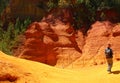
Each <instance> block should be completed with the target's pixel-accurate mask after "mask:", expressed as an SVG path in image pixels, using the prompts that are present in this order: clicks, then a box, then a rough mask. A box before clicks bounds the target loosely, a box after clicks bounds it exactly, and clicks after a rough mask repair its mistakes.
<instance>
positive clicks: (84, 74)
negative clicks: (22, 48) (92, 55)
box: [0, 52, 120, 83]
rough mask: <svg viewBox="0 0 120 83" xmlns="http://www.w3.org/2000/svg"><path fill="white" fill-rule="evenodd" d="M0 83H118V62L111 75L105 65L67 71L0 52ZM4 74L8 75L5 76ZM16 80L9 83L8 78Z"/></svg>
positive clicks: (119, 63) (119, 71) (119, 67)
mask: <svg viewBox="0 0 120 83" xmlns="http://www.w3.org/2000/svg"><path fill="white" fill-rule="evenodd" d="M0 69H1V71H0V80H1V81H0V83H119V82H120V62H115V63H114V66H113V73H112V74H108V73H107V72H106V65H99V66H94V67H85V68H80V69H77V70H67V69H59V68H55V67H51V66H48V65H44V64H41V63H38V62H33V61H28V60H24V59H19V58H15V57H11V56H8V55H5V54H4V53H2V52H0ZM5 74H9V79H8V76H7V77H4V80H2V79H3V77H2V76H6V75H5ZM14 77H16V80H12V81H13V82H10V81H11V80H10V78H14Z"/></svg>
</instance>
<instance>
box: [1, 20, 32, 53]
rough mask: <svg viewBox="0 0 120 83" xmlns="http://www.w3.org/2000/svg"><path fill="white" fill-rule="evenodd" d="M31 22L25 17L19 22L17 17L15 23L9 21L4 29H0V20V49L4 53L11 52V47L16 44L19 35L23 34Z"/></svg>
mask: <svg viewBox="0 0 120 83" xmlns="http://www.w3.org/2000/svg"><path fill="white" fill-rule="evenodd" d="M30 23H31V21H30V19H26V20H24V21H23V22H21V21H20V20H19V19H17V20H16V23H15V24H13V23H12V22H10V23H9V25H8V28H7V30H6V31H4V30H3V29H2V24H3V23H2V22H0V24H1V27H0V50H1V51H3V52H4V53H6V54H10V55H11V54H12V52H13V51H12V50H13V47H14V46H15V45H17V43H18V41H19V35H20V34H23V33H24V31H25V30H26V27H27V26H28V25H29V24H30Z"/></svg>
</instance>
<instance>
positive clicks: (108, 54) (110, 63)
mask: <svg viewBox="0 0 120 83" xmlns="http://www.w3.org/2000/svg"><path fill="white" fill-rule="evenodd" d="M110 47H111V44H108V46H107V48H106V49H105V55H106V60H107V64H108V69H107V71H108V72H109V73H111V69H112V66H113V60H112V58H113V51H112V49H111V48H110Z"/></svg>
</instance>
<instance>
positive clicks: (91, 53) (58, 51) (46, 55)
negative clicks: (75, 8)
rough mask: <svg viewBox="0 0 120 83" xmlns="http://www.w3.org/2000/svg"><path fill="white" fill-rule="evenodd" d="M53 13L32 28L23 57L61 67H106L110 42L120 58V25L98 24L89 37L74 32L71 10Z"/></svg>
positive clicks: (30, 28)
mask: <svg viewBox="0 0 120 83" xmlns="http://www.w3.org/2000/svg"><path fill="white" fill-rule="evenodd" d="M53 12H55V10H53ZM53 12H52V11H51V13H50V14H48V16H46V17H44V18H43V19H42V20H41V21H40V22H33V23H32V24H30V25H29V26H28V29H27V30H26V32H25V37H26V40H25V42H24V47H23V48H22V49H23V50H22V51H21V52H20V54H19V57H21V58H25V59H29V60H34V61H38V62H42V63H46V64H49V65H54V66H57V67H61V68H67V67H71V68H73V67H76V66H86V65H97V64H104V63H105V55H104V49H105V48H106V46H107V44H108V43H110V44H111V45H112V49H113V52H114V59H115V60H119V59H120V55H119V51H120V49H119V48H120V24H112V23H111V22H109V21H102V22H100V21H97V22H95V23H94V24H93V25H91V28H89V30H88V31H87V33H86V34H85V33H84V30H83V29H80V30H74V28H73V26H72V25H71V23H72V22H73V19H72V18H71V17H72V14H71V11H70V10H68V9H59V13H58V14H54V13H53ZM56 12H57V11H56ZM84 29H85V28H84Z"/></svg>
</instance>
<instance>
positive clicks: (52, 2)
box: [47, 0, 58, 11]
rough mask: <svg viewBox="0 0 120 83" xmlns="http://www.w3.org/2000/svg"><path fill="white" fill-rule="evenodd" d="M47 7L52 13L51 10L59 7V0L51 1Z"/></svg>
mask: <svg viewBox="0 0 120 83" xmlns="http://www.w3.org/2000/svg"><path fill="white" fill-rule="evenodd" d="M47 6H48V11H50V10H51V9H53V8H55V7H57V6H58V0H55V1H54V0H49V1H48V2H47Z"/></svg>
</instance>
